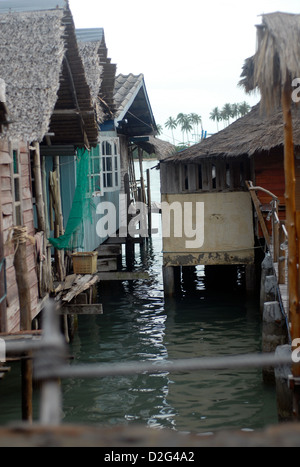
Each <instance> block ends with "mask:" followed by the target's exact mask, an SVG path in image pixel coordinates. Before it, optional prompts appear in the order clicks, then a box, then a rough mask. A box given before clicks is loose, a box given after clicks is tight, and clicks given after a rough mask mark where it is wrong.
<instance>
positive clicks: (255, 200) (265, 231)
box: [245, 181, 271, 247]
mask: <svg viewBox="0 0 300 467" xmlns="http://www.w3.org/2000/svg"><path fill="white" fill-rule="evenodd" d="M245 183H246V186H247V188H248V190H249V192H250V195H251V198H252V201H253V204H254V207H255V211H256V214H257V217H258V220H259V223H260V225H261V228H262V231H263V234H264V237H265V240H266V244H267V246H268V247H270V245H271V239H270V235H269V232H268V229H267V226H266V223H265V220H264V217H263V215H262V212H261V210H260V203H259V199H258V197H257V195H256V193H255V192H254V191H253V189H252V187H251V185H250V183H249V182H247V181H246V182H245Z"/></svg>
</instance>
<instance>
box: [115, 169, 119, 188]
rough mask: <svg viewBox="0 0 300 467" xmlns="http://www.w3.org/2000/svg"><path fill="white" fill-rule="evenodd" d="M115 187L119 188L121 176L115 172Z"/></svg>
mask: <svg viewBox="0 0 300 467" xmlns="http://www.w3.org/2000/svg"><path fill="white" fill-rule="evenodd" d="M115 186H116V187H118V186H119V174H118V172H115Z"/></svg>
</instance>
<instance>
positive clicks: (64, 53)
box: [0, 6, 98, 145]
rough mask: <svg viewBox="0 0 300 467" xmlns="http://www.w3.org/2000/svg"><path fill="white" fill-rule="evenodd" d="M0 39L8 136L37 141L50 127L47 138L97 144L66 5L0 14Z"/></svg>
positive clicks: (89, 94)
mask: <svg viewBox="0 0 300 467" xmlns="http://www.w3.org/2000/svg"><path fill="white" fill-rule="evenodd" d="M1 11H2V10H1V9H0V13H1ZM0 44H1V47H0V69H1V78H3V79H4V80H5V82H6V90H7V106H8V108H9V110H10V120H11V121H12V122H13V123H12V124H11V125H10V127H9V133H8V135H9V137H10V138H11V139H20V138H22V139H24V140H27V141H29V142H32V141H39V142H41V141H42V140H43V138H44V136H45V134H46V133H47V132H49V131H50V133H52V134H54V136H52V144H76V145H83V144H89V143H90V144H96V143H97V138H98V128H97V124H96V119H95V115H94V108H93V103H92V98H91V93H90V88H89V86H88V83H87V81H86V75H85V69H84V66H83V63H82V60H81V57H80V55H79V50H78V45H77V41H76V36H75V26H74V22H73V18H72V14H71V12H70V10H69V8H68V7H67V6H65V7H64V8H55V9H49V10H46V9H43V10H42V11H20V12H19V11H18V12H14V11H13V12H11V13H4V14H1V15H0ZM88 141H89V143H88Z"/></svg>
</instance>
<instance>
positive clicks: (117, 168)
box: [115, 156, 119, 170]
mask: <svg viewBox="0 0 300 467" xmlns="http://www.w3.org/2000/svg"><path fill="white" fill-rule="evenodd" d="M115 170H119V164H118V156H117V157H115Z"/></svg>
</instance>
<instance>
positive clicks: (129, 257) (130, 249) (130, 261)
mask: <svg viewBox="0 0 300 467" xmlns="http://www.w3.org/2000/svg"><path fill="white" fill-rule="evenodd" d="M124 186H125V194H126V200H127V205H126V209H127V213H126V215H127V238H126V245H125V249H126V265H127V269H128V270H129V271H132V269H133V265H134V241H133V238H132V237H131V236H130V235H129V232H128V225H129V222H130V220H131V217H130V214H129V206H130V204H131V199H130V184H129V175H128V174H125V176H124Z"/></svg>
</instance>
